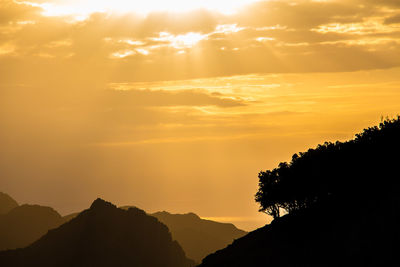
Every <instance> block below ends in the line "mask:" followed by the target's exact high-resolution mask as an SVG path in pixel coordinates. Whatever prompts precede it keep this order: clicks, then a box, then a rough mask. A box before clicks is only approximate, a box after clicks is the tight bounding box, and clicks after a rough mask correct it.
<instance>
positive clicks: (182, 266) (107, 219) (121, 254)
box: [0, 199, 192, 267]
mask: <svg viewBox="0 0 400 267" xmlns="http://www.w3.org/2000/svg"><path fill="white" fill-rule="evenodd" d="M191 264H192V262H191V261H190V260H188V259H187V258H186V257H185V254H184V252H183V250H182V248H181V247H180V246H179V244H178V243H177V242H175V241H172V238H171V234H170V233H169V231H168V228H167V227H166V226H165V225H163V224H162V223H160V222H159V221H158V220H157V219H156V218H154V217H151V216H148V215H146V213H145V212H144V211H142V210H139V209H136V208H131V209H129V210H127V211H126V210H122V209H118V208H117V207H116V206H114V205H112V204H111V203H108V202H105V201H103V200H101V199H97V200H96V201H95V202H93V204H92V206H91V207H90V209H88V210H85V211H83V212H82V213H80V214H79V215H78V216H77V217H76V218H74V219H72V220H70V221H69V222H68V223H66V224H63V225H62V226H60V227H59V228H57V229H54V230H51V231H49V232H48V233H47V234H46V235H45V236H43V237H42V238H41V239H39V240H38V241H36V242H35V243H33V244H32V245H31V246H29V247H27V248H24V249H18V250H13V251H6V252H0V266H146V267H153V266H154V267H155V266H157V267H161V266H162V267H187V266H190V265H191Z"/></svg>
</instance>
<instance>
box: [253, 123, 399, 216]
mask: <svg viewBox="0 0 400 267" xmlns="http://www.w3.org/2000/svg"><path fill="white" fill-rule="evenodd" d="M399 153H400V116H398V117H397V118H396V119H389V118H386V119H385V120H383V121H381V123H380V124H379V126H374V127H370V128H367V129H364V131H363V132H362V133H359V134H356V135H355V138H354V139H353V140H350V141H347V142H339V141H337V142H336V143H331V142H325V143H324V144H320V145H318V146H317V147H316V148H315V149H309V150H308V151H307V152H303V153H299V154H294V155H293V157H292V160H291V162H289V163H288V162H284V163H280V164H279V166H278V167H277V168H275V169H273V170H267V171H262V172H260V173H259V175H258V178H259V190H258V192H257V193H256V195H255V200H256V202H258V203H259V204H260V211H262V212H265V213H267V214H269V215H271V216H273V217H274V218H277V217H279V216H280V209H284V210H285V211H286V212H288V213H291V212H293V211H296V210H302V209H306V208H308V207H310V206H313V205H315V204H318V203H323V202H326V201H331V200H332V199H335V201H336V203H342V204H343V206H345V205H347V206H348V205H362V203H363V201H368V199H371V198H374V199H379V198H380V197H381V196H383V195H384V194H386V193H387V192H392V191H393V190H397V191H398V189H399V186H398V185H399V182H398V181H399V179H400V175H399V172H398V170H397V166H398V164H399V160H400V156H399V155H400V154H399ZM374 166H386V168H384V169H382V168H379V169H378V168H373V167H374Z"/></svg>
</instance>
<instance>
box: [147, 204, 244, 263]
mask: <svg viewBox="0 0 400 267" xmlns="http://www.w3.org/2000/svg"><path fill="white" fill-rule="evenodd" d="M151 215H152V216H154V217H156V218H157V219H158V220H160V221H161V222H162V223H164V224H165V225H167V226H168V228H169V229H170V231H171V233H172V237H173V238H174V239H175V240H177V241H178V242H179V244H181V246H182V248H183V250H184V251H185V252H186V254H187V255H188V257H189V258H191V259H193V260H195V261H196V262H199V263H200V262H201V260H202V259H203V258H204V257H205V256H207V255H208V254H210V253H213V252H215V251H217V250H219V249H222V248H224V247H226V246H227V245H229V244H231V243H232V242H233V240H234V239H237V238H240V237H242V236H244V235H245V234H246V232H245V231H242V230H239V229H237V228H236V227H235V226H234V225H233V224H230V223H219V222H214V221H209V220H203V219H201V218H200V217H199V216H197V215H196V214H194V213H188V214H171V213H168V212H165V211H163V212H156V213H153V214H151Z"/></svg>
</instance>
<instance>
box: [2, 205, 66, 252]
mask: <svg viewBox="0 0 400 267" xmlns="http://www.w3.org/2000/svg"><path fill="white" fill-rule="evenodd" d="M62 223H63V220H62V217H61V216H60V214H58V212H56V211H55V210H53V209H52V208H49V207H43V206H38V205H21V206H17V207H16V208H14V209H12V210H11V211H9V212H8V213H6V214H2V215H0V250H6V249H15V248H22V247H26V246H28V245H30V244H31V243H33V242H34V241H36V240H37V239H39V238H40V237H42V236H43V235H44V234H46V233H47V231H48V230H49V229H53V228H56V227H58V226H60V225H61V224H62Z"/></svg>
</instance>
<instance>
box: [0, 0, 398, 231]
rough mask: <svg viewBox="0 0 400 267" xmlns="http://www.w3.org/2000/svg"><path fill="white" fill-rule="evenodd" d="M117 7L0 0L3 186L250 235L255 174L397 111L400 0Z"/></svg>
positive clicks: (261, 219) (63, 202)
mask: <svg viewBox="0 0 400 267" xmlns="http://www.w3.org/2000/svg"><path fill="white" fill-rule="evenodd" d="M111 2H112V3H113V4H112V5H111V4H109V3H111ZM127 2H128V1H121V0H115V1H91V0H85V1H76V0H55V1H51V0H29V1H11V0H0V147H1V151H0V191H4V192H6V193H8V194H10V195H12V196H13V197H14V198H16V199H17V200H18V201H19V202H21V203H25V202H28V203H38V204H43V205H49V206H52V207H54V208H55V209H57V210H59V211H60V212H61V213H63V214H66V213H69V212H74V211H77V210H80V209H83V208H86V207H88V205H89V204H90V202H91V201H92V200H94V199H95V198H96V197H98V196H101V197H103V198H105V199H107V200H109V201H112V202H114V203H116V204H118V205H137V206H138V207H140V208H143V209H145V210H147V211H149V212H151V211H158V210H167V211H171V212H180V213H183V212H189V211H193V212H195V213H197V214H199V215H200V216H202V217H207V218H212V219H216V220H222V221H230V222H234V223H235V224H236V225H238V226H240V227H242V228H244V229H247V230H250V229H254V228H255V227H257V226H261V225H262V224H263V223H265V222H266V221H267V218H266V216H263V215H262V214H259V213H258V212H257V205H256V203H255V202H254V200H253V198H254V197H253V196H254V194H255V192H256V190H257V183H258V179H257V173H258V172H259V171H260V170H266V169H270V168H273V167H275V166H277V164H278V163H279V162H280V161H286V160H290V158H291V155H292V154H293V153H295V152H299V151H304V150H305V149H307V148H309V147H312V146H315V145H317V144H318V143H321V142H324V141H327V140H330V141H335V140H345V139H348V138H351V137H352V136H353V135H354V134H355V133H356V132H358V131H360V130H362V129H363V128H364V127H367V126H370V125H373V124H376V123H378V122H379V120H380V117H381V116H394V115H396V114H399V113H400V112H399V110H400V109H399V108H400V1H397V0H381V1H378V0H347V1H344V0H325V1H309V0H293V1H286V0H281V1H241V0H235V1H217V0H214V1H177V0H173V1H169V2H168V1H155V0H151V1H144V2H145V3H143V4H127ZM142 2H143V1H142ZM244 3H247V4H244Z"/></svg>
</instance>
